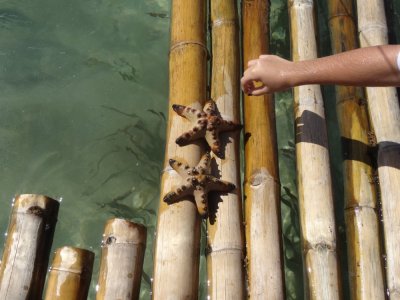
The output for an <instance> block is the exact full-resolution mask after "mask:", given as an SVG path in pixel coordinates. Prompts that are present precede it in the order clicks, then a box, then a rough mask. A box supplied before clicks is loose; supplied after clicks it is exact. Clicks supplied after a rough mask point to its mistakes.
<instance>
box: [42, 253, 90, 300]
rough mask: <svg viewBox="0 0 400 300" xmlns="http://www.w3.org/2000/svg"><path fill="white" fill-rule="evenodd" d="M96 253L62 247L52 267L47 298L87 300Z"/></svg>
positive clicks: (49, 299)
mask: <svg viewBox="0 0 400 300" xmlns="http://www.w3.org/2000/svg"><path fill="white" fill-rule="evenodd" d="M93 261H94V253H93V252H91V251H88V250H85V249H79V248H73V247H62V248H59V249H57V250H56V252H55V255H54V258H53V263H52V265H51V267H50V273H49V278H48V282H47V289H46V296H45V298H44V299H45V300H86V299H87V295H88V291H89V286H90V280H91V277H92V269H93Z"/></svg>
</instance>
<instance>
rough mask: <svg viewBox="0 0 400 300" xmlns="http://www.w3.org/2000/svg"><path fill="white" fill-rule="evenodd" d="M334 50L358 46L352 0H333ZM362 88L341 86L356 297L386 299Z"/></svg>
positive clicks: (348, 223) (351, 272) (339, 101)
mask: <svg viewBox="0 0 400 300" xmlns="http://www.w3.org/2000/svg"><path fill="white" fill-rule="evenodd" d="M328 5H329V26H330V31H331V43H332V50H333V53H339V52H343V51H348V50H351V49H354V48H356V47H357V37H356V29H355V24H354V19H353V16H354V15H353V2H352V0H330V1H329V2H328ZM363 99H364V93H363V90H362V89H361V88H355V87H346V86H336V107H337V113H338V118H339V127H340V132H341V135H342V141H343V143H342V151H343V153H344V159H345V160H344V163H343V172H344V174H343V177H344V185H345V194H344V197H345V219H346V234H347V253H348V266H349V267H348V272H349V280H350V295H351V299H359V300H362V299H364V300H369V299H384V297H385V290H384V285H383V271H382V270H383V268H382V262H381V253H380V244H379V224H378V215H377V199H376V190H375V187H374V182H373V181H372V180H371V178H373V173H374V170H373V168H372V166H371V163H372V162H371V159H370V153H369V150H368V148H369V141H368V134H369V132H370V130H371V129H370V125H369V120H368V111H367V107H366V102H365V101H363Z"/></svg>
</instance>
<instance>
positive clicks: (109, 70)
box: [0, 0, 169, 299]
mask: <svg viewBox="0 0 400 300" xmlns="http://www.w3.org/2000/svg"><path fill="white" fill-rule="evenodd" d="M0 45H1V46H0V89H1V91H2V93H1V98H0V100H1V110H0V114H1V117H0V145H1V146H0V168H1V171H2V174H3V175H2V176H1V178H0V186H1V189H0V190H1V195H0V196H1V200H0V201H2V203H3V207H7V209H2V210H1V212H0V226H1V227H0V230H1V232H5V230H6V226H7V224H6V223H7V218H8V214H9V211H10V204H11V199H12V198H13V196H14V195H15V194H17V193H43V194H47V195H49V196H52V197H54V198H61V197H62V199H63V201H62V205H61V209H60V215H59V221H58V224H57V230H56V233H55V241H54V249H55V248H57V247H61V246H64V245H73V246H78V247H83V248H87V249H91V250H92V251H94V252H96V257H97V260H96V268H95V270H94V272H95V273H94V274H95V275H94V276H93V288H92V289H91V298H93V297H94V286H95V283H96V281H97V275H96V273H97V272H98V268H99V266H98V259H99V254H100V241H101V235H102V231H103V226H104V223H105V221H106V220H107V219H108V218H110V217H113V216H118V217H125V218H129V219H131V220H133V221H136V222H139V223H142V224H145V225H146V226H147V227H148V232H149V237H148V243H149V247H148V249H147V251H146V261H145V272H146V276H144V280H143V289H142V298H143V299H147V298H148V295H149V288H150V280H149V276H151V269H152V255H151V252H152V250H151V249H152V242H153V231H154V227H155V222H156V217H155V216H156V212H157V207H158V194H159V177H160V170H161V165H162V160H163V154H164V150H163V149H164V143H165V138H164V135H165V116H164V114H163V112H165V111H166V105H167V101H166V99H167V95H168V93H167V89H168V84H167V82H168V69H167V64H168V47H169V1H167V0H150V1H149V0H146V1H144V0H143V1H142V0H140V1H138V0H135V1H119V2H115V1H104V0H89V1H76V0H72V1H49V0H38V1H34V2H32V1H25V0H21V1H10V0H6V1H1V2H0ZM3 241H4V238H3V237H2V238H1V241H0V242H1V244H3ZM147 274H148V275H147Z"/></svg>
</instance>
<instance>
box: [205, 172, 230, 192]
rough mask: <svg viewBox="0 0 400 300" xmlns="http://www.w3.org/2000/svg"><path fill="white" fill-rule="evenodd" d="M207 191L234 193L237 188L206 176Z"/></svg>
mask: <svg viewBox="0 0 400 300" xmlns="http://www.w3.org/2000/svg"><path fill="white" fill-rule="evenodd" d="M206 182H207V183H206V189H207V191H217V192H223V193H229V192H232V191H233V190H234V189H235V188H236V186H235V185H234V184H233V183H230V182H228V181H224V180H220V179H218V178H216V177H214V176H211V175H207V176H206Z"/></svg>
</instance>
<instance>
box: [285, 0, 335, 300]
mask: <svg viewBox="0 0 400 300" xmlns="http://www.w3.org/2000/svg"><path fill="white" fill-rule="evenodd" d="M288 6H289V16H290V29H291V41H292V43H291V45H292V58H293V60H294V61H299V60H307V59H314V58H316V57H317V48H316V40H315V25H314V24H315V23H314V22H315V21H314V11H313V9H314V3H313V1H312V0H307V1H306V0H290V1H289V5H288ZM294 110H295V118H296V119H295V126H296V157H297V181H298V193H299V209H300V225H301V238H302V244H303V263H304V269H305V271H304V273H305V280H306V283H305V294H306V297H307V298H308V299H316V300H320V299H326V300H328V299H340V298H341V288H340V280H339V270H338V266H339V264H338V258H337V252H336V229H335V219H334V208H333V195H332V183H331V175H330V168H329V154H328V141H327V132H326V124H325V113H324V107H323V99H322V94H321V89H320V87H319V86H318V85H305V86H300V87H296V88H295V89H294Z"/></svg>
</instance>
